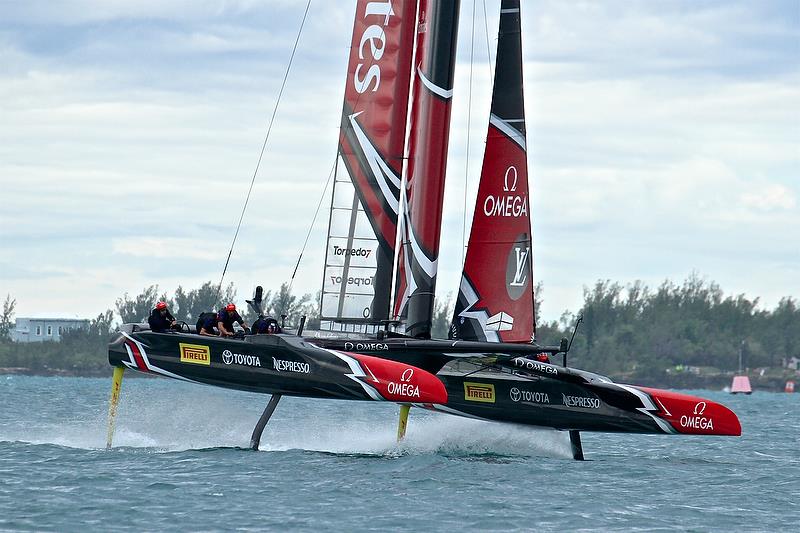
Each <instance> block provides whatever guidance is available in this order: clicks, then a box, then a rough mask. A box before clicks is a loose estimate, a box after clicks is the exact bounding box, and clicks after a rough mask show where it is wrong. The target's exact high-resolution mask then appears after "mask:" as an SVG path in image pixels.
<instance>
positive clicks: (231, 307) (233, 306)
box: [225, 304, 236, 311]
mask: <svg viewBox="0 0 800 533" xmlns="http://www.w3.org/2000/svg"><path fill="white" fill-rule="evenodd" d="M225 310H226V311H236V304H228V305H226V306H225Z"/></svg>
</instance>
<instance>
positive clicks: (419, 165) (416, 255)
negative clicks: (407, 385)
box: [394, 0, 460, 338]
mask: <svg viewBox="0 0 800 533" xmlns="http://www.w3.org/2000/svg"><path fill="white" fill-rule="evenodd" d="M459 4H460V2H459V1H457V0H449V1H448V0H421V1H420V6H419V23H418V25H417V57H416V60H415V63H416V78H415V80H414V92H413V101H412V104H411V119H410V128H411V130H410V132H409V141H408V143H409V145H408V146H409V154H408V168H407V173H406V189H405V201H404V202H403V212H402V216H401V220H400V232H401V233H400V238H401V248H400V250H399V254H398V269H397V278H396V282H395V304H394V316H395V317H396V318H400V319H401V320H403V321H404V322H405V331H406V333H408V334H409V335H412V336H414V337H421V338H429V337H430V330H431V316H432V314H433V297H434V291H435V288H436V271H437V260H438V257H439V234H440V226H441V223H442V202H443V199H444V180H445V166H446V164H447V148H448V141H449V133H450V109H451V102H452V96H453V77H454V71H455V55H456V39H457V35H458V13H459Z"/></svg>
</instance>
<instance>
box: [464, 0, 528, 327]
mask: <svg viewBox="0 0 800 533" xmlns="http://www.w3.org/2000/svg"><path fill="white" fill-rule="evenodd" d="M519 4H520V2H519V0H503V2H502V4H501V8H500V13H501V14H500V34H499V38H498V42H497V65H496V70H495V79H494V89H493V92H492V112H491V117H490V120H489V132H488V135H487V138H486V152H485V153H484V157H483V168H482V170H481V181H480V184H479V185H478V198H477V201H476V203H475V215H474V217H473V220H472V230H471V232H470V237H469V243H468V246H467V256H466V260H465V262H464V273H463V276H462V278H461V284H460V286H459V293H458V300H457V302H456V308H455V316H454V318H453V324H452V327H451V330H450V336H451V337H452V338H458V339H465V340H481V341H495V342H530V341H531V339H532V338H533V333H534V323H533V322H534V311H533V269H532V257H531V251H532V246H531V223H530V197H529V194H528V164H527V154H526V140H525V107H524V103H523V91H522V43H521V37H520V12H519V7H520V6H519Z"/></svg>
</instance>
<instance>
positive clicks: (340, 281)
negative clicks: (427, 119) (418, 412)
mask: <svg viewBox="0 0 800 533" xmlns="http://www.w3.org/2000/svg"><path fill="white" fill-rule="evenodd" d="M416 14H417V2H416V0H392V1H390V0H382V1H374V0H373V1H369V0H358V3H357V6H356V16H355V23H354V26H353V39H352V46H351V49H350V62H349V66H348V69H347V82H346V88H345V95H344V108H343V110H342V124H341V134H340V138H339V155H338V161H337V169H336V178H335V181H334V190H333V198H332V200H331V218H330V224H329V229H328V246H327V252H326V258H325V274H324V278H323V285H322V319H323V326H328V327H329V328H330V329H333V328H334V325H335V323H336V322H350V323H353V322H360V323H374V322H376V321H378V320H384V319H387V318H388V316H389V307H390V297H391V284H392V270H393V266H394V265H393V262H394V257H395V238H396V231H397V216H398V210H399V203H400V177H401V176H402V170H403V155H404V146H405V138H406V118H407V115H408V99H409V89H410V84H411V73H412V66H411V59H412V55H413V47H414V28H415V25H416Z"/></svg>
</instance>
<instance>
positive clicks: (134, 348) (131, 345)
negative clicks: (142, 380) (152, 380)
mask: <svg viewBox="0 0 800 533" xmlns="http://www.w3.org/2000/svg"><path fill="white" fill-rule="evenodd" d="M128 347H129V348H130V349H131V352H133V360H134V361H136V366H137V367H139V370H141V371H142V372H147V365H145V364H144V358H143V357H142V352H140V351H139V347H138V346H136V343H135V342H129V343H128Z"/></svg>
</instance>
